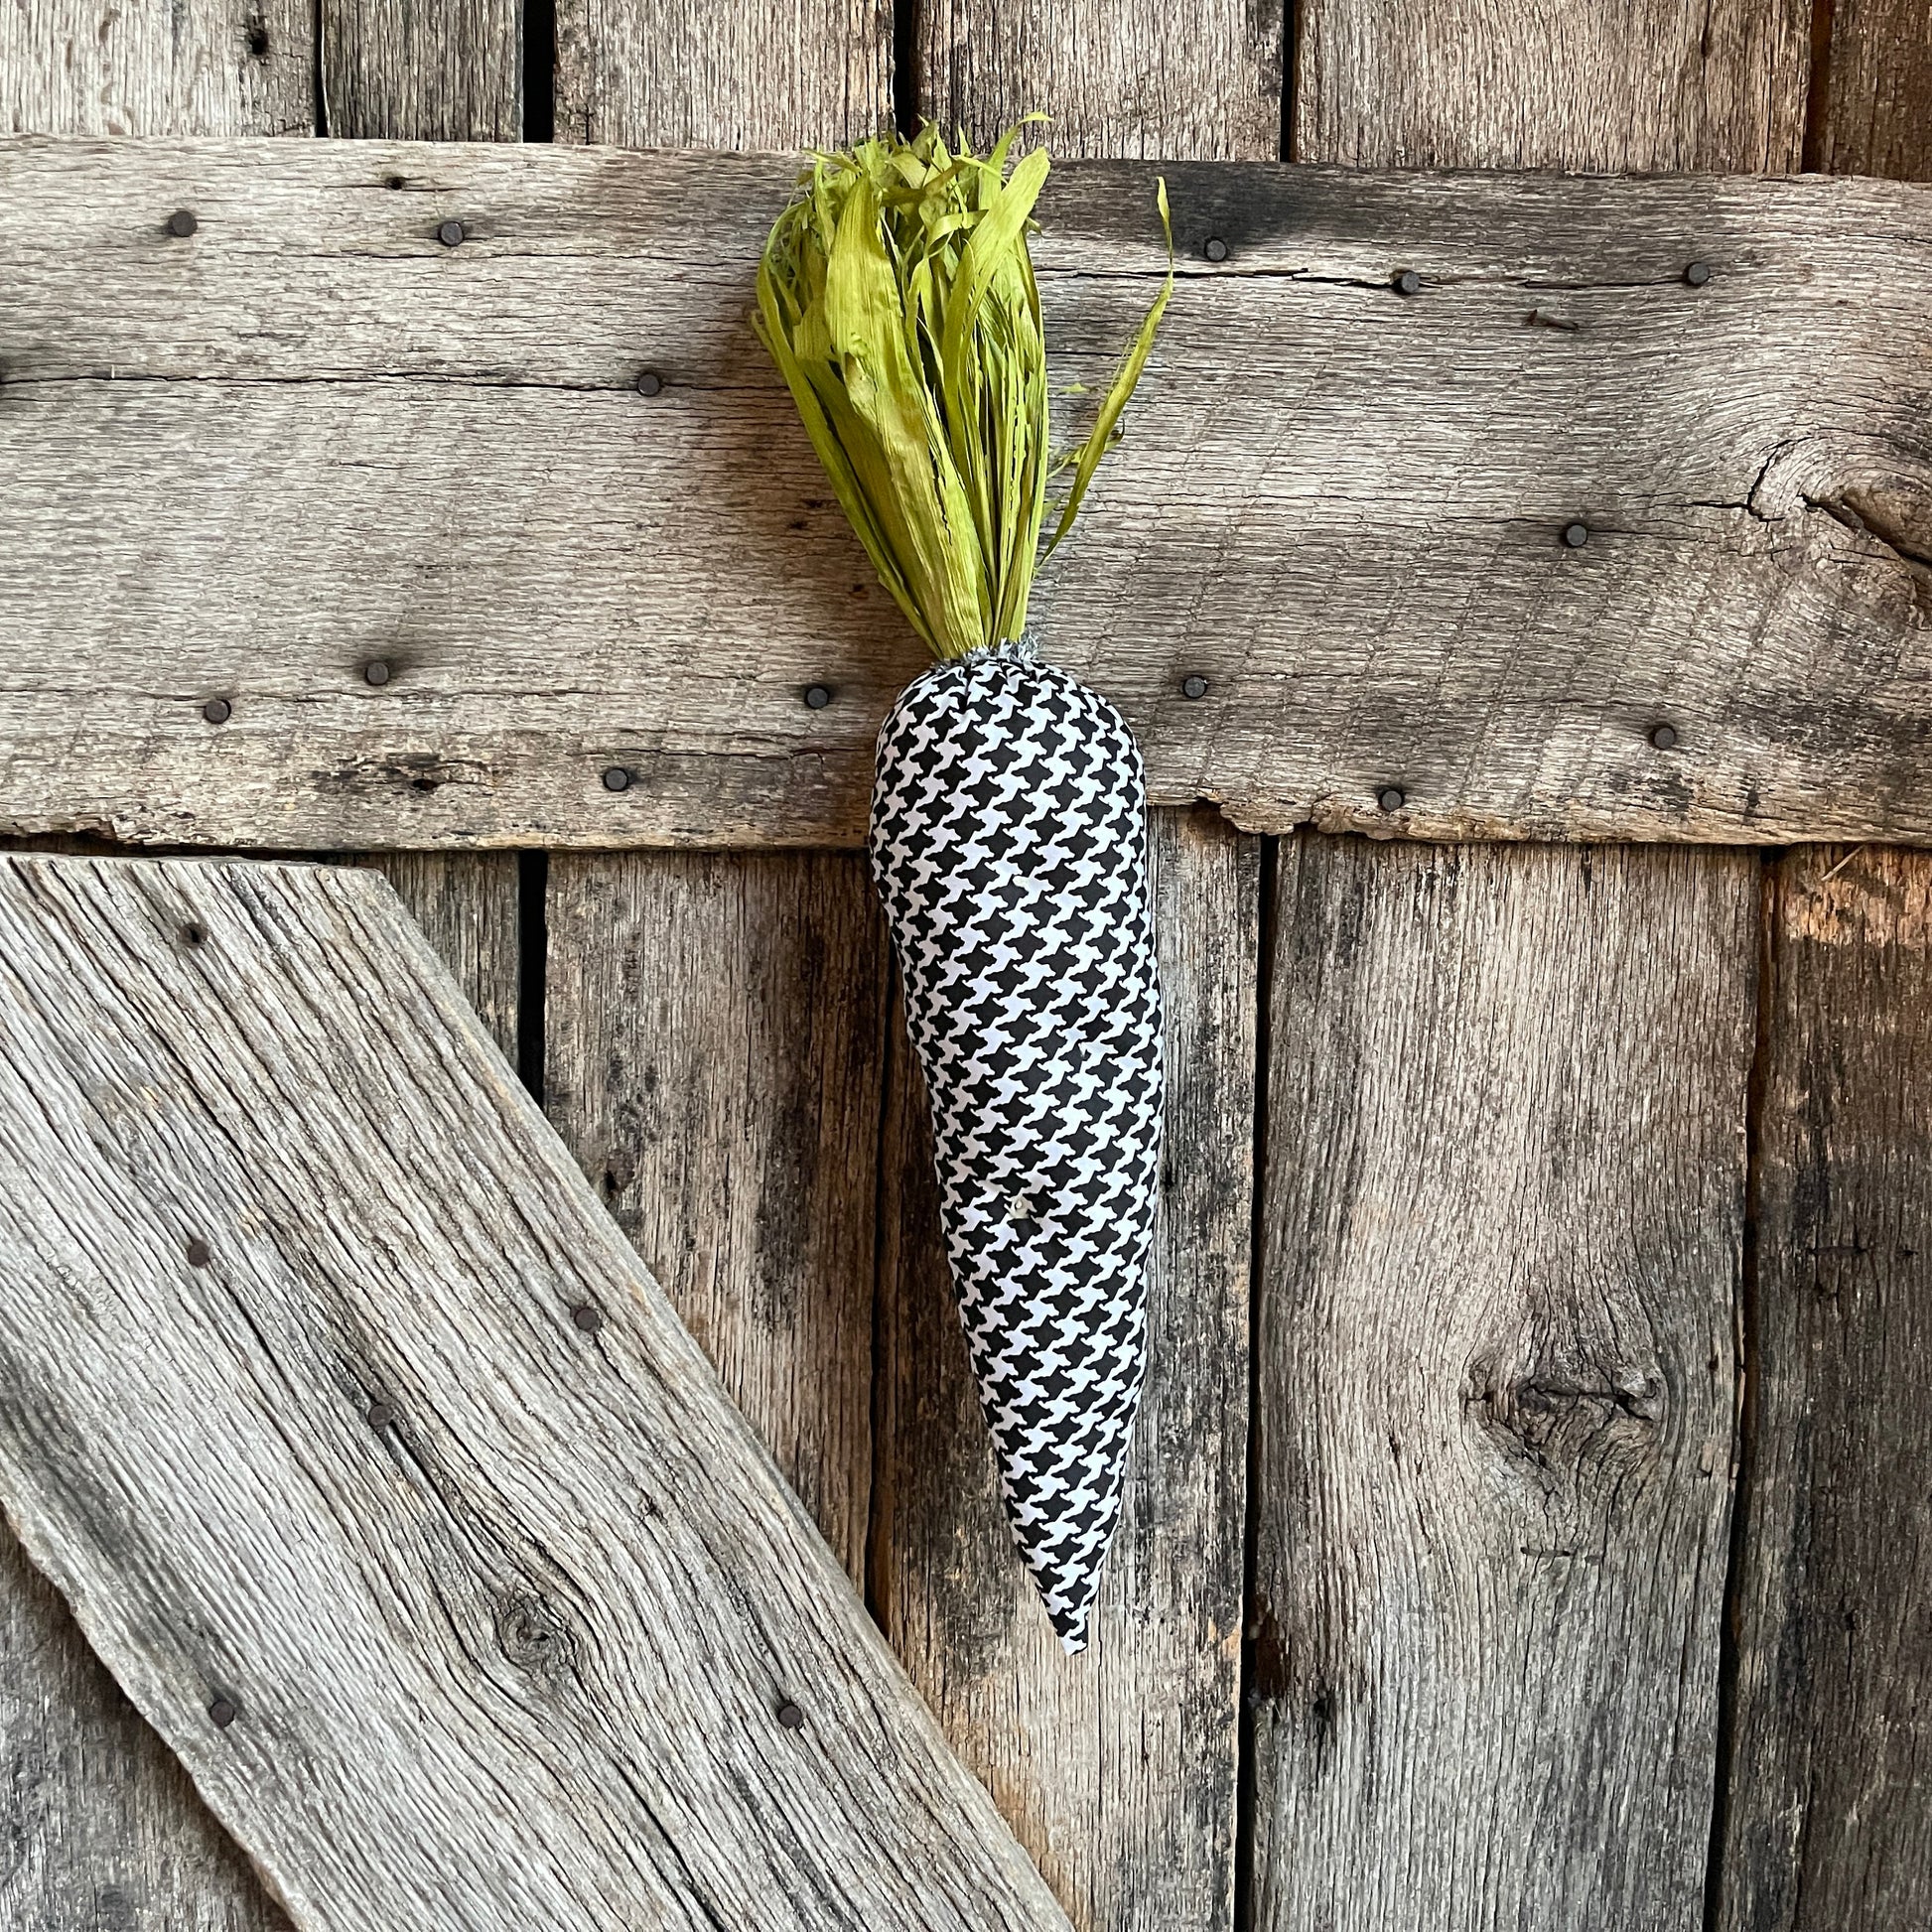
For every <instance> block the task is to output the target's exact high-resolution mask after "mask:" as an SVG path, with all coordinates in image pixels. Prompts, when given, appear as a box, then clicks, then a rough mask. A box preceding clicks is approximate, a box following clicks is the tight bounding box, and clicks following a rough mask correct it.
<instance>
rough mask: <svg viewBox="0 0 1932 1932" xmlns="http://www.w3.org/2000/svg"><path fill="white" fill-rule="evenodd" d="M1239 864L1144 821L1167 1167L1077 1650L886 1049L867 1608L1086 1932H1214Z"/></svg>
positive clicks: (1251, 1011) (1236, 1271) (1236, 1222)
mask: <svg viewBox="0 0 1932 1932" xmlns="http://www.w3.org/2000/svg"><path fill="white" fill-rule="evenodd" d="M1256 843H1257V842H1256V841H1254V840H1253V839H1248V838H1243V837H1241V836H1240V835H1238V834H1236V833H1234V832H1232V831H1230V830H1229V829H1228V827H1226V826H1225V825H1222V824H1219V823H1218V822H1217V821H1216V820H1215V819H1214V818H1213V817H1212V816H1211V815H1209V814H1205V813H1202V814H1192V815H1189V814H1181V813H1163V814H1161V815H1160V816H1159V818H1158V819H1157V821H1156V827H1155V840H1154V856H1155V868H1156V892H1157V905H1158V925H1159V937H1160V947H1161V980H1162V990H1163V996H1164V998H1165V1000H1166V1002H1167V1007H1168V1015H1169V1036H1168V1089H1169V1113H1168V1141H1169V1153H1168V1157H1167V1173H1166V1185H1165V1191H1164V1194H1163V1202H1162V1217H1161V1224H1160V1229H1159V1232H1158V1234H1157V1236H1156V1245H1155V1252H1154V1260H1153V1264H1152V1269H1151V1275H1150V1281H1149V1339H1148V1356H1149V1363H1150V1370H1149V1380H1148V1387H1147V1394H1146V1396H1145V1398H1144V1402H1143V1407H1142V1412H1141V1418H1140V1423H1139V1426H1138V1430H1137V1433H1136V1438H1135V1445H1136V1446H1135V1453H1134V1460H1133V1463H1132V1465H1131V1467H1130V1470H1129V1474H1128V1483H1127V1490H1126V1498H1125V1501H1124V1504H1123V1508H1122V1516H1121V1524H1120V1528H1119V1531H1118V1532H1117V1534H1116V1537H1115V1541H1114V1546H1113V1550H1112V1552H1111V1554H1110V1555H1109V1557H1108V1560H1107V1572H1106V1578H1105V1582H1104V1585H1103V1587H1102V1591H1101V1597H1100V1602H1099V1605H1098V1607H1097V1609H1096V1612H1095V1616H1094V1627H1093V1641H1092V1645H1091V1647H1090V1648H1089V1649H1088V1650H1087V1651H1086V1652H1085V1653H1084V1654H1083V1655H1082V1656H1080V1657H1076V1658H1068V1657H1067V1656H1066V1655H1065V1654H1064V1653H1063V1652H1062V1651H1061V1649H1060V1647H1059V1644H1058V1643H1057V1641H1056V1640H1055V1639H1054V1636H1053V1633H1052V1630H1051V1628H1050V1626H1049V1625H1048V1624H1047V1621H1046V1618H1045V1616H1044V1614H1043V1613H1042V1611H1041V1610H1040V1607H1039V1603H1038V1600H1037V1597H1036V1595H1035V1590H1034V1587H1033V1584H1032V1582H1031V1580H1030V1579H1029V1578H1028V1576H1027V1574H1026V1572H1025V1571H1024V1570H1023V1569H1022V1568H1021V1565H1020V1561H1019V1559H1018V1557H1017V1556H1016V1555H1015V1554H1014V1550H1013V1538H1012V1533H1011V1531H1010V1530H1009V1529H1008V1527H1007V1522H1006V1517H1005V1514H1004V1512H1003V1511H1002V1509H1001V1506H1000V1498H999V1491H998V1486H997V1480H996V1476H995V1471H994V1466H993V1459H992V1454H991V1451H990V1449H989V1446H988V1440H987V1434H986V1426H985V1423H984V1422H983V1421H982V1419H981V1417H980V1413H979V1407H978V1403H977V1401H976V1399H975V1396H974V1393H973V1381H972V1375H971V1372H970V1370H969V1368H968V1365H967V1361H966V1346H965V1341H964V1338H963V1337H962V1335H961V1333H960V1327H959V1317H958V1314H957V1312H956V1311H955V1308H954V1304H953V1296H952V1288H951V1284H950V1282H949V1280H948V1278H947V1272H946V1264H945V1259H944V1251H943V1249H942V1247H941V1245H940V1239H939V1227H938V1212H937V1200H936V1189H935V1187H934V1184H933V1180H932V1173H931V1161H932V1155H931V1142H930V1137H929V1130H928V1127H927V1120H926V1109H925V1094H924V1090H923V1088H922V1086H921V1085H920V1083H919V1079H918V1068H917V1063H916V1062H915V1061H914V1060H913V1059H912V1057H911V1054H910V1051H909V1049H908V1048H907V1047H906V1045H905V1042H904V1037H903V1035H902V1034H899V1033H897V1031H896V1034H895V1046H896V1051H895V1055H894V1059H893V1063H892V1084H891V1094H892V1104H891V1106H890V1108H889V1111H888V1116H887V1137H886V1147H887V1151H888V1169H887V1174H886V1188H885V1196H884V1201H883V1211H882V1245H881V1271H880V1273H881V1280H880V1329H881V1356H880V1362H879V1368H878V1374H879V1387H880V1423H879V1427H880V1445H879V1449H880V1495H879V1502H878V1506H877V1509H876V1511H875V1517H876V1522H877V1526H878V1528H877V1536H876V1540H875V1564H874V1573H873V1587H874V1594H875V1600H876V1605H877V1608H878V1610H879V1613H880V1614H881V1615H882V1617H883V1618H884V1620H885V1624H886V1629H887V1632H888V1634H889V1635H890V1636H891V1637H892V1639H893V1641H894V1644H895V1646H896V1647H897V1649H898V1651H899V1654H900V1656H901V1657H902V1658H903V1659H904V1661H905V1663H906V1666H907V1668H908V1669H909V1670H910V1671H911V1673H912V1677H913V1680H914V1682H916V1683H917V1684H918V1685H919V1687H920V1689H921V1690H922V1691H923V1692H924V1694H925V1697H926V1700H927V1702H928V1703H929V1704H930V1705H931V1706H932V1708H933V1710H934V1711H935V1713H936V1714H937V1715H938V1717H939V1720H940V1723H941V1724H942V1725H944V1726H945V1729H946V1734H947V1736H948V1737H949V1738H950V1739H951V1740H952V1744H953V1747H954V1749H955V1750H957V1751H958V1752H959V1753H960V1755H961V1756H962V1757H963V1758H964V1759H965V1761H966V1762H967V1764H968V1765H970V1766H971V1767H972V1768H973V1769H975V1770H977V1771H978V1772H979V1773H980V1775H981V1777H982V1778H984V1779H985V1781H986V1783H987V1785H988V1787H989V1789H991V1790H992V1791H993V1793H994V1794H995V1795H996V1796H997V1797H998V1798H999V1800H1000V1804H1001V1808H1002V1809H1003V1810H1004V1812H1005V1813H1006V1816H1007V1818H1008V1820H1009V1822H1010V1823H1012V1824H1013V1826H1014V1828H1015V1829H1016V1830H1017V1831H1018V1832H1019V1834H1020V1837H1021V1841H1022V1843H1024V1844H1025V1845H1026V1846H1027V1847H1028V1849H1029V1850H1030V1851H1031V1852H1032V1853H1033V1854H1034V1856H1035V1859H1036V1860H1037V1861H1038V1863H1039V1865H1040V1868H1041V1870H1042V1871H1044V1872H1045V1874H1046V1876H1047V1877H1048V1878H1049V1879H1050V1880H1051V1881H1052V1883H1053V1885H1054V1888H1055V1889H1056V1890H1057V1891H1058V1893H1059V1895H1060V1898H1061V1901H1062V1902H1063V1903H1064V1904H1065V1905H1066V1906H1067V1908H1068V1911H1069V1913H1070V1915H1071V1916H1072V1919H1073V1921H1074V1923H1075V1924H1076V1925H1077V1926H1079V1927H1081V1928H1083V1932H1087V1929H1088V1928H1091V1932H1157V1928H1159V1929H1160V1932H1172V1929H1173V1928H1182V1927H1184V1928H1186V1932H1215V1928H1220V1927H1227V1926H1230V1925H1231V1924H1232V1921H1233V1902H1234V1841H1235V1787H1236V1771H1237V1732H1238V1719H1239V1690H1238V1677H1239V1665H1240V1625H1241V1589H1242V1582H1243V1548H1242V1531H1243V1524H1244V1520H1245V1499H1246V1482H1245V1475H1246V1462H1247V1449H1248V1424H1247V1406H1248V1386H1247V1383H1248V1370H1247V1361H1248V1273H1249V1270H1248V1240H1249V1228H1250V1222H1251V1195H1252V1181H1253V1165H1252V1149H1253V1127H1254V1050H1255V1048H1254V1022H1255V946H1256V935H1257V932H1258V929H1259V918H1258V915H1257V907H1256V893H1257V883H1258V882H1257V871H1258V867H1257V858H1258V855H1257V851H1256Z"/></svg>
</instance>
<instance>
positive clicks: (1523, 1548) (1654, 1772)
mask: <svg viewBox="0 0 1932 1932" xmlns="http://www.w3.org/2000/svg"><path fill="white" fill-rule="evenodd" d="M1755 886H1756V868H1755V865H1754V864H1753V862H1752V861H1751V860H1750V859H1749V858H1748V857H1747V856H1745V855H1741V854H1738V855H1725V856H1723V857H1719V856H1718V855H1712V854H1686V853H1674V852H1671V851H1668V850H1650V851H1642V850H1630V849H1625V850H1620V851H1611V852H1591V851H1581V852H1580V851H1575V850H1565V849H1562V848H1551V847H1542V848H1532V849H1521V848H1519V849H1514V850H1511V849H1507V848H1463V849H1460V850H1451V849H1441V848H1430V847H1425V846H1415V845H1405V844H1389V845H1368V844H1365V843H1360V842H1331V841H1326V840H1322V839H1318V838H1304V839H1302V840H1299V841H1294V842H1288V843H1284V845H1283V846H1282V848H1281V879H1280V900H1279V929H1278V931H1279V936H1278V939H1277V950H1276V956H1275V965H1274V976H1273V986H1272V989H1271V993H1272V1017H1271V1033H1272V1041H1273V1047H1272V1063H1271V1069H1270V1074H1269V1132H1268V1150H1267V1163H1266V1166H1267V1177H1266V1194H1265V1199H1266V1220H1265V1233H1264V1237H1263V1239H1264V1261H1263V1270H1262V1286H1261V1303H1260V1308H1259V1311H1258V1332H1257V1351H1258V1356H1259V1366H1258V1384H1257V1391H1256V1404H1257V1429H1258V1441H1259V1465H1258V1470H1257V1474H1256V1483H1257V1507H1256V1518H1257V1523H1258V1527H1259V1538H1260V1541H1259V1548H1258V1552H1257V1560H1256V1596H1255V1599H1254V1601H1253V1603H1252V1605H1251V1616H1252V1619H1253V1628H1254V1631H1255V1644H1254V1654H1253V1659H1252V1666H1251V1680H1250V1681H1251V1688H1252V1691H1253V1693H1254V1695H1255V1697H1256V1699H1257V1710H1256V1720H1255V1777H1254V1788H1255V1858H1256V1870H1255V1881H1254V1900H1255V1919H1254V1923H1255V1926H1256V1928H1257V1932H1290V1928H1295V1929H1296V1932H1316V1928H1320V1929H1321V1932H1411V1928H1413V1932H1425V1929H1426V1932H1464V1929H1465V1928H1466V1929H1467V1932H1476V1928H1484V1932H1488V1928H1493V1927H1496V1926H1499V1925H1508V1926H1511V1927H1515V1928H1520V1932H1543V1928H1548V1929H1549V1932H1557V1929H1558V1928H1572V1927H1575V1926H1578V1925H1582V1924H1588V1925H1591V1926H1595V1927H1602V1928H1605V1932H1626V1929H1627V1932H1693V1929H1694V1928H1696V1927H1699V1926H1701V1925H1702V1924H1703V1896H1704V1880H1705V1861H1706V1853H1707V1849H1708V1845H1709V1839H1710V1830H1711V1818H1710V1805H1711V1791H1712V1769H1713V1763H1714V1759H1715V1752H1716V1731H1717V1717H1718V1695H1717V1693H1718V1649H1719V1625H1720V1609H1721V1605H1722V1600H1723V1583H1724V1573H1725V1552H1726V1524H1727V1521H1728V1512H1727V1482H1728V1476H1729V1464H1730V1441H1731V1415H1732V1364H1731V1303H1732V1296H1733V1294H1734V1292H1735V1289H1736V1284H1737V1279H1738V1272H1739V1268H1740V1264H1741V1248H1742V1234H1743V1211H1744V1177H1745V1148H1744V1109H1745V1088H1746V1076H1747V1073H1748V1070H1749V1066H1750V1060H1751V1040H1752V1020H1753V1006H1752V990H1753V975H1752V966H1753V958H1754V918H1755V910H1756V892H1755Z"/></svg>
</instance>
